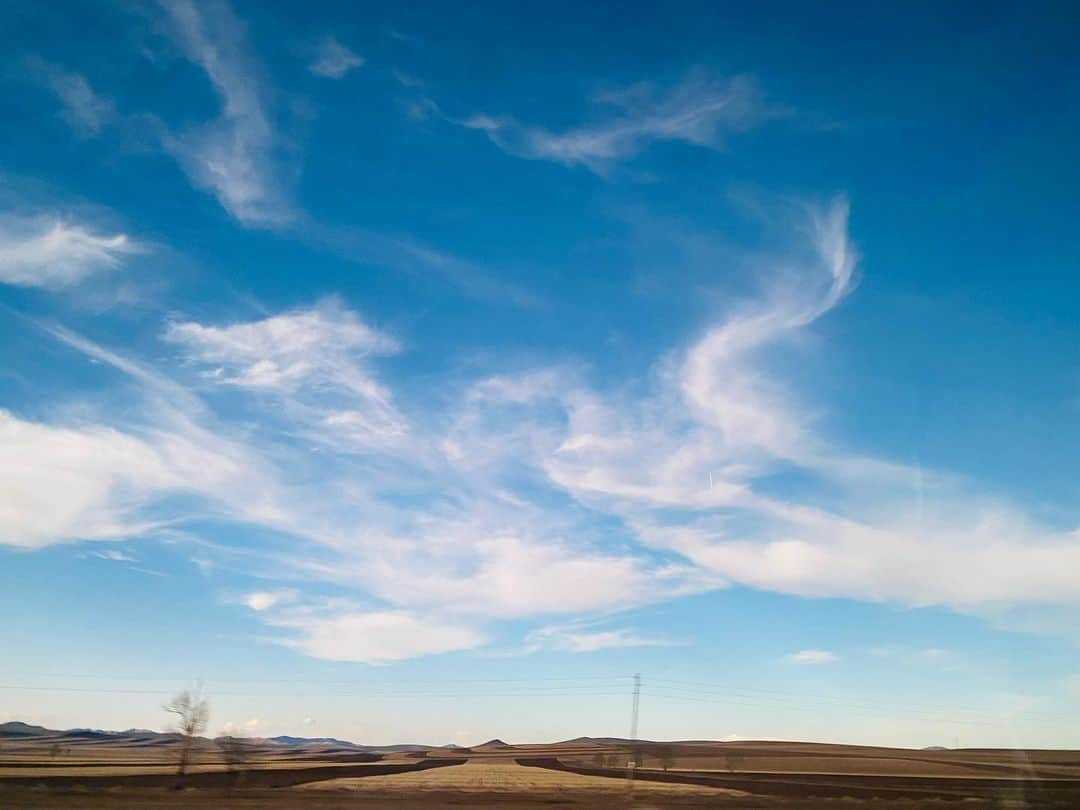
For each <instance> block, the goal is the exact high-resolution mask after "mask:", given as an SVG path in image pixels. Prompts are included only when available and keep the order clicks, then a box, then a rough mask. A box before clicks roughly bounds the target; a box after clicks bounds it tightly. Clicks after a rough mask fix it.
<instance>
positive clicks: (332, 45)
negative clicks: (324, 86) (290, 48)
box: [308, 37, 364, 79]
mask: <svg viewBox="0 0 1080 810" xmlns="http://www.w3.org/2000/svg"><path fill="white" fill-rule="evenodd" d="M363 64H364V59H363V57H360V56H357V55H356V54H355V53H353V52H352V51H350V50H349V49H348V48H346V47H345V46H344V45H342V44H341V43H340V42H338V41H337V40H336V39H334V38H333V37H327V38H326V39H324V40H323V41H322V42H321V43H320V44H319V52H318V54H316V56H315V61H314V62H312V63H311V65H310V67H309V68H308V69H309V70H310V71H311V72H312V73H314V74H315V75H316V76H322V77H323V78H326V79H340V78H341V77H342V76H344V75H345V74H346V73H348V72H349V71H350V70H352V69H353V68H358V67H360V66H362V65H363Z"/></svg>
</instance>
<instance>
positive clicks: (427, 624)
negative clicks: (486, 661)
mask: <svg viewBox="0 0 1080 810" xmlns="http://www.w3.org/2000/svg"><path fill="white" fill-rule="evenodd" d="M274 623H275V624H277V625H278V626H280V627H285V628H292V629H295V630H297V631H299V635H298V637H295V638H291V639H288V640H286V641H284V642H283V643H284V644H286V645H287V646H290V647H293V648H295V649H298V650H300V651H302V652H304V653H305V654H307V655H310V656H313V657H315V658H326V659H329V660H331V661H357V662H360V663H365V664H388V663H391V662H394V661H402V660H405V659H407V658H416V657H418V656H422V655H436V654H439V653H446V652H454V651H457V650H470V649H473V648H475V647H479V646H481V645H482V644H484V643H485V642H486V637H485V636H484V635H483V633H481V632H480V631H478V630H476V629H474V628H472V627H469V626H466V625H461V624H454V623H450V622H448V621H446V620H444V619H434V618H430V617H425V616H420V615H417V614H414V613H409V612H406V611H399V610H384V611H373V612H346V613H340V614H336V615H329V616H304V617H303V618H298V617H292V618H279V619H276V620H275V621H274Z"/></svg>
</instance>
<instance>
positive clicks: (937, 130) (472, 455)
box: [0, 2, 1080, 746]
mask: <svg viewBox="0 0 1080 810" xmlns="http://www.w3.org/2000/svg"><path fill="white" fill-rule="evenodd" d="M3 13H4V16H5V25H4V26H2V27H0V30H2V32H3V33H0V45H2V48H0V52H2V53H4V54H5V57H4V63H3V66H2V69H0V85H2V91H3V92H2V93H0V116H2V119H3V120H4V121H5V122H6V124H7V125H6V126H4V127H0V155H2V156H3V157H2V158H0V337H2V340H0V356H2V360H3V362H2V364H0V484H2V486H0V606H2V610H3V615H5V616H7V617H9V620H8V621H6V622H4V623H3V624H2V626H0V644H2V645H3V647H4V649H5V651H6V655H5V659H6V660H5V664H6V666H5V676H4V679H5V683H3V684H0V687H2V688H0V714H3V715H6V716H11V717H17V718H20V719H25V720H29V721H34V722H43V723H46V724H49V725H59V726H72V725H93V726H103V727H127V726H148V727H160V726H161V725H162V724H163V722H164V721H165V718H164V717H163V715H162V713H161V711H160V709H159V708H158V706H159V705H160V703H161V695H163V694H164V695H167V694H169V693H170V692H171V691H174V690H176V689H177V688H181V687H183V686H184V685H185V684H187V683H190V682H191V681H192V680H194V679H201V680H202V681H203V683H204V684H205V687H206V690H207V692H208V693H209V694H210V696H211V699H212V703H213V726H214V728H213V729H212V730H214V731H217V730H220V729H230V730H237V729H242V730H244V731H246V732H247V733H252V734H260V735H262V734H276V733H296V734H309V735H316V734H318V735H323V734H330V735H336V736H342V737H348V738H351V739H357V740H362V741H365V742H372V743H375V742H392V741H393V742H400V741H427V742H445V741H454V742H459V743H468V742H478V741H480V740H482V739H486V738H489V737H492V736H496V735H497V736H500V737H503V738H505V739H516V740H543V739H555V738H566V737H572V736H576V735H579V734H596V735H601V734H625V733H626V732H627V731H628V717H627V715H628V708H629V691H630V676H631V674H632V673H634V672H641V673H642V675H643V678H644V681H645V687H644V699H643V714H642V724H641V732H642V734H643V735H645V736H648V737H652V738H702V737H708V738H724V737H729V736H744V737H778V738H804V739H822V740H843V741H850V742H869V743H880V744H903V745H929V744H944V745H951V744H955V743H957V742H959V743H960V744H970V745H1017V746H1019V745H1030V746H1057V745H1060V746H1065V745H1072V744H1074V743H1075V738H1074V737H1073V736H1070V731H1071V730H1072V729H1075V725H1076V720H1077V719H1078V714H1080V704H1078V701H1080V661H1078V656H1077V650H1076V633H1075V619H1076V605H1077V603H1078V602H1080V574H1078V573H1077V572H1080V528H1078V527H1080V521H1078V516H1077V511H1076V504H1077V503H1078V498H1077V495H1078V492H1077V483H1076V482H1077V480H1078V477H1077V461H1078V458H1077V454H1076V452H1075V449H1074V448H1075V447H1076V446H1077V443H1078V439H1080V430H1078V424H1080V420H1078V418H1077V417H1078V415H1080V374H1078V371H1077V365H1076V346H1077V345H1078V337H1080V326H1078V319H1077V318H1076V303H1075V302H1076V300H1077V294H1078V292H1080V287H1078V281H1077V273H1076V267H1077V261H1078V259H1080V256H1078V253H1080V250H1078V247H1077V243H1076V240H1075V239H1074V238H1072V230H1073V229H1074V223H1075V221H1076V217H1077V208H1078V206H1077V203H1076V202H1075V199H1074V198H1075V195H1074V193H1073V189H1075V188H1076V186H1077V182H1078V181H1080V177H1078V173H1080V168H1078V167H1077V165H1076V162H1075V161H1072V160H1069V159H1068V157H1069V155H1070V154H1071V152H1072V150H1073V148H1074V147H1073V144H1072V140H1073V138H1072V133H1074V132H1075V131H1076V127H1077V124H1078V123H1080V122H1078V121H1077V117H1078V115H1080V113H1077V111H1076V109H1075V107H1076V105H1074V104H1071V103H1069V100H1070V99H1072V98H1074V97H1075V91H1076V89H1077V80H1078V78H1080V76H1078V62H1077V60H1076V59H1075V57H1074V56H1073V55H1072V54H1071V51H1072V50H1073V49H1074V48H1073V45H1072V42H1071V39H1070V37H1069V32H1070V31H1071V30H1074V28H1073V24H1074V23H1075V19H1070V15H1071V14H1074V12H1070V11H1069V10H1068V9H1067V8H1065V7H1064V6H1062V7H1057V8H1056V7H1054V6H1051V5H1043V6H1041V7H1040V8H1038V9H1035V10H1021V9H1017V8H1012V7H1010V8H991V7H986V6H980V7H979V8H978V9H975V8H974V7H968V8H963V7H959V6H957V7H954V8H952V9H947V10H942V9H939V8H937V7H936V6H935V5H933V4H926V5H923V6H916V7H912V6H911V5H910V4H904V6H903V7H902V8H901V7H900V6H897V7H896V9H894V10H890V9H888V8H875V9H874V11H873V12H872V13H870V12H867V11H866V10H865V9H861V8H860V9H856V8H855V7H848V6H845V5H842V4H838V5H835V6H831V7H829V8H828V9H821V8H815V9H807V8H804V7H802V6H801V5H799V4H791V5H786V4H779V3H778V4H770V5H769V7H768V8H763V10H762V11H760V12H756V11H750V10H746V9H742V10H738V9H731V8H718V7H715V6H713V5H701V6H695V5H693V4H685V5H681V6H679V7H678V8H671V7H669V6H662V5H646V4H641V5H635V6H634V7H633V8H629V9H627V8H625V7H620V8H619V9H618V10H615V9H614V8H613V7H604V6H602V5H593V6H592V7H591V8H588V9H582V8H580V7H578V6H577V5H569V4H568V5H559V6H554V7H553V6H551V5H550V4H545V5H544V6H543V7H540V6H528V5H525V6H519V7H517V8H515V9H509V8H507V7H505V5H504V4H492V5H490V6H482V5H480V6H472V7H470V8H469V9H468V10H465V11H462V10H460V9H453V10H451V9H450V8H449V7H445V6H441V5H439V4H418V5H414V6H411V7H409V8H408V9H405V10H402V9H399V8H392V7H390V6H386V7H380V6H377V5H370V6H365V7H356V8H352V9H350V10H346V9H343V8H337V7H327V8H323V9H317V8H316V9H313V8H311V4H275V5H274V6H272V7H266V6H265V5H264V4H254V3H233V4H227V3H223V2H222V3H216V2H208V3H187V2H165V3H160V4H155V3H146V4H141V3H118V4H115V5H112V6H110V5H108V4H105V5H101V6H98V7H95V8H93V9H89V8H84V9H64V10H60V9H59V8H52V7H45V6H42V5H41V4H35V3H21V2H16V3H15V4H14V5H9V6H8V7H7V8H6V9H5V11H4V12H3Z"/></svg>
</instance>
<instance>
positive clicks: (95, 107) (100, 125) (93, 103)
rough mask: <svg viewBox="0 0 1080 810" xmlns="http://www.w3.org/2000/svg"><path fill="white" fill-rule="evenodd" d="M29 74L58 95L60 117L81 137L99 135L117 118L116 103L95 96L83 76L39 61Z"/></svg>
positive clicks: (31, 66)
mask: <svg viewBox="0 0 1080 810" xmlns="http://www.w3.org/2000/svg"><path fill="white" fill-rule="evenodd" d="M30 71H31V72H32V73H33V74H34V75H36V76H37V77H38V78H39V79H40V81H41V82H43V83H44V84H45V85H46V86H47V87H48V88H49V89H50V90H52V92H53V93H54V94H55V95H56V97H57V99H59V101H60V104H61V105H62V106H61V111H60V115H61V117H62V118H63V119H64V121H66V122H67V124H68V125H69V126H71V128H72V129H74V130H75V131H76V132H77V133H79V135H81V136H82V137H84V138H90V137H93V136H95V135H98V134H99V133H100V132H101V130H102V129H104V128H105V126H106V125H108V124H109V123H110V121H111V120H112V119H113V118H114V117H115V115H116V105H115V104H114V103H113V101H112V100H111V99H109V98H105V97H103V96H101V95H99V94H98V93H97V92H95V90H94V88H93V87H91V86H90V82H89V81H87V79H86V77H85V76H83V75H82V74H80V73H73V72H71V71H67V70H65V69H64V68H62V67H61V66H59V65H56V64H53V63H52V62H46V61H45V60H43V59H36V58H35V59H31V60H30Z"/></svg>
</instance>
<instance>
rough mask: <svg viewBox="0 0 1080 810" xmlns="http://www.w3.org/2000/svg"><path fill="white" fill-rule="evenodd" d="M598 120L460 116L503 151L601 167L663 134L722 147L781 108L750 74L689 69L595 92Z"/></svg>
mask: <svg viewBox="0 0 1080 810" xmlns="http://www.w3.org/2000/svg"><path fill="white" fill-rule="evenodd" d="M593 100H594V102H595V104H596V106H597V107H598V108H599V109H600V110H602V112H601V113H600V114H598V115H597V116H596V120H594V121H592V122H590V123H587V124H582V125H580V126H577V127H573V128H570V129H567V130H563V131H561V132H556V131H553V130H550V129H546V128H544V127H541V126H536V125H530V124H524V123H521V122H520V121H518V120H517V119H515V118H513V117H510V116H491V115H486V114H476V115H472V116H470V117H469V118H466V119H464V120H462V121H459V122H458V123H459V124H460V125H461V126H464V127H466V128H468V129H475V130H480V131H482V132H484V133H485V134H486V135H487V136H488V138H490V139H491V141H492V143H494V144H495V145H496V146H498V147H499V148H500V149H502V150H503V151H505V152H508V153H510V154H512V155H515V156H517V157H521V158H526V159H528V160H550V161H552V162H555V163H561V164H563V165H565V166H575V165H581V166H585V167H586V168H588V169H589V170H591V171H593V172H596V173H597V174H603V173H605V172H607V171H608V170H609V169H610V168H611V167H612V166H613V165H614V164H616V163H618V162H619V161H622V160H626V159H628V158H632V157H634V156H636V155H638V154H639V153H641V152H642V151H644V150H645V149H646V148H648V146H649V145H651V144H653V143H657V142H662V141H676V142H681V143H687V144H692V145H694V146H702V147H707V148H710V149H717V148H720V147H721V146H722V145H723V142H724V137H725V136H726V135H728V134H730V133H736V132H742V131H745V130H748V129H752V128H753V127H756V126H758V125H760V124H761V123H763V122H764V121H766V120H768V119H769V118H771V117H775V116H776V115H778V114H779V112H778V111H777V110H775V109H773V108H771V107H769V106H768V105H767V104H766V103H765V101H764V99H763V97H762V95H761V92H760V90H759V89H758V87H757V84H756V83H755V82H754V80H753V79H751V78H749V77H746V76H735V77H733V78H717V77H713V76H710V75H709V74H707V73H705V72H704V71H695V72H692V73H690V74H689V75H688V76H687V77H686V78H684V79H683V80H682V81H680V82H679V83H678V84H676V85H674V86H673V87H670V88H660V87H658V86H656V85H655V84H653V83H640V84H636V85H632V86H630V87H627V88H624V89H621V90H617V91H611V92H606V93H601V94H598V95H597V96H595V97H594V99H593Z"/></svg>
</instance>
